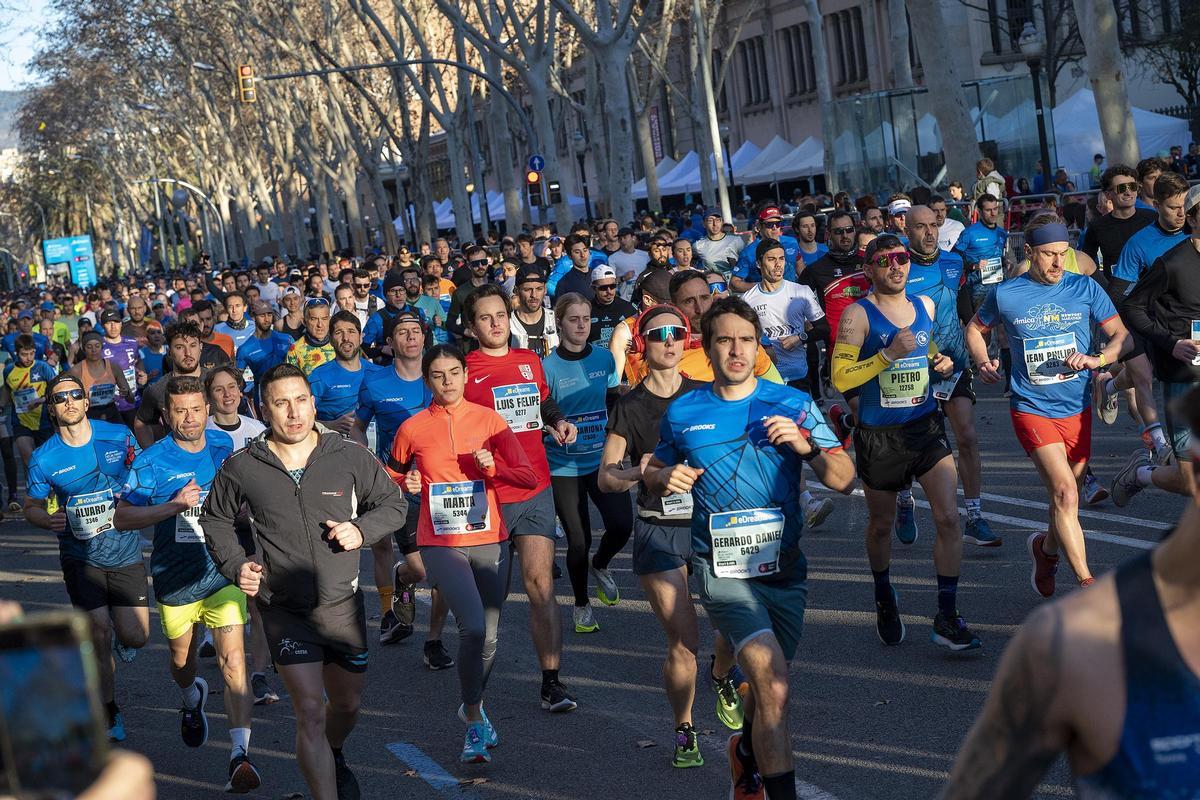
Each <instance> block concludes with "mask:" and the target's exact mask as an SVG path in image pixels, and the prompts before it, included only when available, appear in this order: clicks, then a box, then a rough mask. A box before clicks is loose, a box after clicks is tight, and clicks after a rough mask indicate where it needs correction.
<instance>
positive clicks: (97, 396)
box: [88, 383, 117, 407]
mask: <svg viewBox="0 0 1200 800" xmlns="http://www.w3.org/2000/svg"><path fill="white" fill-rule="evenodd" d="M116 395H117V385H116V384H115V383H96V384H93V385H92V389H91V391H90V392H88V401H89V402H91V404H92V405H93V406H95V407H100V406H108V405H112V402H113V398H114V397H116Z"/></svg>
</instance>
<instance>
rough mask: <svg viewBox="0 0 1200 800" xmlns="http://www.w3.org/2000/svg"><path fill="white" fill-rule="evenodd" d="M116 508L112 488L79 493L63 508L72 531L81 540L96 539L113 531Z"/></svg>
mask: <svg viewBox="0 0 1200 800" xmlns="http://www.w3.org/2000/svg"><path fill="white" fill-rule="evenodd" d="M116 510H117V504H116V503H114V502H113V493H112V489H105V490H103V491H100V492H89V493H87V494H77V495H75V496H74V497H72V498H71V499H70V500H68V501H67V505H66V507H65V508H64V509H63V511H65V512H66V515H67V525H68V526H69V527H70V529H71V533H72V534H73V535H74V536H75V538H76V539H79V540H81V541H87V540H88V539H94V538H95V537H97V536H99V535H100V534H102V533H105V532H107V531H111V530H112V529H113V515H114V514H115V513H116Z"/></svg>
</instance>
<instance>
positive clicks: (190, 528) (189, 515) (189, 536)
mask: <svg viewBox="0 0 1200 800" xmlns="http://www.w3.org/2000/svg"><path fill="white" fill-rule="evenodd" d="M206 497H208V491H207V490H204V491H201V492H200V501H199V502H198V503H196V505H194V506H192V507H191V508H189V509H188V510H187V511H184V512H183V513H182V514H180V515H179V516H177V517H175V541H176V542H177V543H179V544H204V529H203V528H201V527H200V509H201V508H203V507H204V498H206Z"/></svg>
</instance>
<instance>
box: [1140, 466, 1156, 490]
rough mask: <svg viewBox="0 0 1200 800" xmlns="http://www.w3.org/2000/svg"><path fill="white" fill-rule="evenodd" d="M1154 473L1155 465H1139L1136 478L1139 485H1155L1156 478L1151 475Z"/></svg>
mask: <svg viewBox="0 0 1200 800" xmlns="http://www.w3.org/2000/svg"><path fill="white" fill-rule="evenodd" d="M1153 473H1154V467H1138V468H1137V475H1136V479H1137V482H1138V486H1153V485H1154V479H1153V478H1151V477H1150V476H1151V475H1152V474H1153Z"/></svg>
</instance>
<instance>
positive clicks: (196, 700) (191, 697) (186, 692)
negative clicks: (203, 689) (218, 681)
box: [179, 681, 200, 708]
mask: <svg viewBox="0 0 1200 800" xmlns="http://www.w3.org/2000/svg"><path fill="white" fill-rule="evenodd" d="M179 696H180V697H182V698H183V705H184V707H185V708H195V707H196V706H198V705H199V704H200V685H199V684H198V683H196V682H195V681H192V685H191V686H189V687H187V688H186V689H180V690H179Z"/></svg>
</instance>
